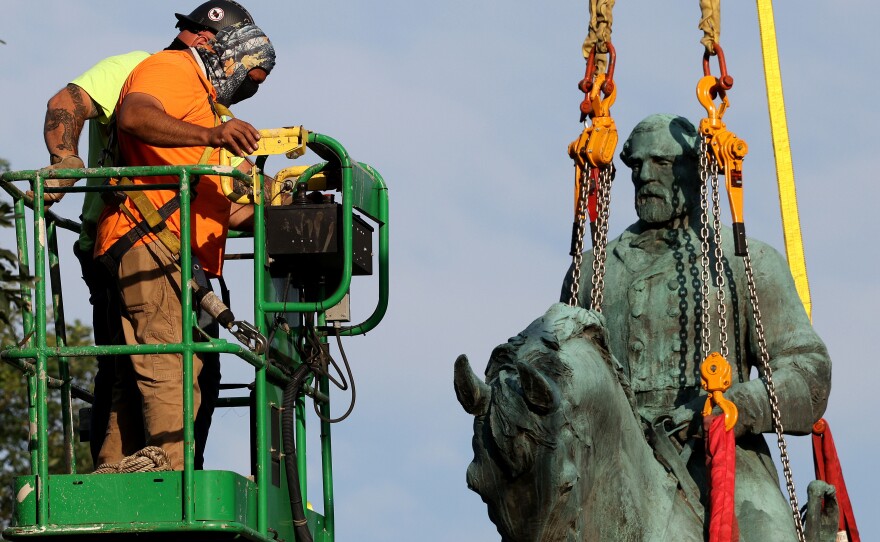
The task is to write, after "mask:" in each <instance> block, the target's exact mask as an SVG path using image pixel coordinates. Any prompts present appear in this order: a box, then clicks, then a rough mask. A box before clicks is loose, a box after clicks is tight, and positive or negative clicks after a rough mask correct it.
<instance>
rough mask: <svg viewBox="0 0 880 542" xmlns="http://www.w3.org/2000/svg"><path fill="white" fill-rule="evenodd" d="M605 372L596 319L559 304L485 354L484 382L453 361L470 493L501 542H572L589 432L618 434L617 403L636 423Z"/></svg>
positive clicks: (608, 364) (585, 486) (602, 335)
mask: <svg viewBox="0 0 880 542" xmlns="http://www.w3.org/2000/svg"><path fill="white" fill-rule="evenodd" d="M613 365H614V366H616V362H615V361H613V358H612V357H611V354H610V353H609V352H608V349H607V336H606V332H605V327H604V320H603V319H602V317H601V315H599V314H598V313H595V312H593V311H587V310H586V309H583V308H580V307H570V306H568V305H565V304H562V303H557V304H555V305H553V306H552V307H551V308H550V309H549V310H548V311H547V313H546V314H545V315H544V316H543V317H541V318H539V319H537V320H535V321H534V322H533V323H532V324H531V325H530V326H529V327H528V328H527V329H526V330H525V331H523V332H522V333H520V334H519V335H517V336H516V337H514V338H512V339H510V341H508V342H507V343H506V344H503V345H501V346H499V347H497V348H496V349H495V350H494V351H493V352H492V356H491V358H490V359H489V364H488V366H487V367H486V381H485V382H483V381H482V380H481V379H480V378H479V377H477V376H476V375H475V374H474V373H473V371H472V370H471V366H470V364H469V362H468V360H467V357H466V356H460V357H459V358H458V360H457V361H456V363H455V392H456V395H457V397H458V400H459V402H460V403H461V405H462V406H463V407H464V409H465V410H466V411H467V412H469V413H470V414H473V415H474V439H473V446H474V460H473V461H472V462H471V464H470V466H469V467H468V472H467V481H468V486H469V487H470V488H471V489H473V490H474V491H476V492H477V493H479V494H480V496H481V497H482V498H483V501H485V502H486V504H487V505H488V509H489V517H490V519H491V520H492V521H493V522H494V523H495V525H496V526H497V527H498V531H499V533H501V535H502V540H504V541H506V542H539V541H540V542H546V541H554V542H555V541H558V540H569V539H572V538H568V537H569V535H570V533H569V532H570V531H571V530H572V529H576V528H577V527H576V525H575V522H576V519H575V518H577V517H578V516H579V510H580V506H581V505H582V503H583V501H584V498H585V497H584V496H585V494H586V492H588V491H590V489H591V487H592V486H591V484H590V483H589V482H588V480H589V476H588V473H586V472H584V470H583V469H584V465H585V464H587V463H588V459H587V458H588V457H589V456H590V455H591V454H593V453H595V452H594V446H593V437H592V431H593V430H597V431H603V432H608V431H607V430H608V429H609V428H611V427H619V426H620V423H618V421H617V417H618V416H620V415H621V414H620V412H621V411H620V410H618V411H616V412H608V410H609V407H608V405H613V404H615V398H617V400H618V404H619V402H620V401H622V402H623V405H624V409H623V410H624V414H626V415H627V416H630V417H632V416H634V414H633V411H632V410H631V405H630V403H628V402H626V399H625V398H623V399H621V398H622V397H623V394H622V393H620V386H618V385H617V380H616V378H617V376H616V374H617V372H616V369H612V366H613ZM597 413H598V414H597ZM597 420H599V421H597ZM603 423H604V424H605V425H603ZM612 440H613V439H612Z"/></svg>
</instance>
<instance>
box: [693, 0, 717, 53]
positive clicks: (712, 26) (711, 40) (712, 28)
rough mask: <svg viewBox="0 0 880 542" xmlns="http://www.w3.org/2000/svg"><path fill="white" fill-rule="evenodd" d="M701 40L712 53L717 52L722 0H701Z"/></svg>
mask: <svg viewBox="0 0 880 542" xmlns="http://www.w3.org/2000/svg"><path fill="white" fill-rule="evenodd" d="M700 13H701V15H700V25H699V27H698V28H699V29H700V30H702V31H703V39H701V40H700V43H702V44H703V45H704V46H705V47H706V51H708V52H709V54H710V55H714V54H715V44H716V43H718V38H719V37H720V36H721V0H700Z"/></svg>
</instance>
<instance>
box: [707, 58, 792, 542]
mask: <svg viewBox="0 0 880 542" xmlns="http://www.w3.org/2000/svg"><path fill="white" fill-rule="evenodd" d="M714 50H715V53H716V54H717V56H718V64H719V66H720V69H721V76H720V77H714V76H712V75H710V70H709V56H710V55H709V52H708V51H707V52H706V53H704V54H703V78H702V79H700V81H699V82H698V83H697V99H698V100H699V102H700V104H701V105H702V106H703V107H704V108H705V109H706V113H707V116H706V117H705V118H703V119H702V120H701V121H700V126H699V133H700V180H701V181H702V183H703V186H702V187H701V200H702V201H701V211H702V217H701V226H702V228H701V238H702V246H703V262H702V263H703V273H702V279H703V280H702V282H703V286H702V294H703V300H702V305H701V306H702V309H703V315H702V318H701V323H702V325H703V326H704V329H703V330H702V332H701V339H702V345H703V348H704V352H703V354H704V355H705V352H706V351H708V342H709V341H708V335H709V333H708V331H706V330H705V327H706V325H707V322H708V319H709V318H708V314H707V311H708V299H707V296H708V276H707V275H708V274H709V265H708V260H709V257H708V250H709V247H708V241H709V239H708V238H709V235H708V228H709V226H708V216H707V210H708V209H707V208H708V206H709V203H708V201H707V200H706V199H707V192H708V188H707V187H706V183H707V182H708V183H709V185H711V190H712V196H711V197H712V207H713V209H712V215H713V224H712V226H713V229H714V235H713V239H712V241H713V242H714V244H715V251H714V255H715V273H716V275H717V276H716V279H715V283H716V286H717V287H718V293H717V294H716V301H717V302H718V305H719V306H718V308H717V312H718V318H719V326H720V329H719V333H720V334H721V335H720V343H721V348H722V353H721V354H716V353H711V354H709V355H708V356H707V357H706V358H705V361H704V362H703V371H705V370H706V366H707V365H708V364H715V365H716V366H718V363H719V360H718V358H715V357H714V356H716V355H718V356H719V357H721V358H722V359H724V358H726V356H727V353H726V350H727V345H726V342H727V341H726V304H725V303H724V293H723V290H724V286H725V279H724V276H725V269H724V262H723V251H722V249H721V246H722V240H721V218H720V201H719V199H720V198H719V196H718V188H719V183H718V174H719V172H720V173H722V174H723V175H724V179H725V187H726V189H727V198H728V203H729V205H730V213H731V216H732V219H733V236H734V239H733V240H734V250H735V253H736V255H737V256H741V257H743V266H744V268H745V274H746V282H747V286H748V291H749V302H750V305H751V308H752V313H753V316H754V320H755V331H756V337H757V346H758V354H759V358H760V362H761V372H762V373H763V374H762V380H763V382H764V385H765V387H766V389H767V395H768V397H769V401H770V410H771V416H772V420H773V429H774V431H775V433H776V439H777V445H778V447H779V454H780V461H781V463H782V470H783V474H784V477H785V485H786V489H787V491H788V499H789V505H790V507H791V512H792V517H793V519H794V524H795V530H796V534H797V537H798V540H799V541H800V542H805V540H806V538H805V534H804V529H803V524H802V523H801V519H800V506H799V504H798V500H797V494H796V493H795V488H794V479H793V476H792V473H791V462H790V460H789V457H788V450H787V446H786V443H785V437H784V435H783V431H784V427H783V424H782V414H781V411H780V409H779V399H778V397H777V395H776V386H775V384H774V382H773V369H772V367H771V366H770V354H769V352H768V351H767V340H766V336H765V334H764V326H763V323H762V320H761V311H760V304H759V300H758V291H757V287H756V285H755V276H754V270H753V268H752V261H751V257H750V256H749V250H748V241H747V240H746V234H745V225H744V223H743V214H742V208H743V196H742V188H743V180H742V161H743V158H744V157H745V155H746V154H747V153H748V145H747V144H746V142H745V141H743V140H742V139H739V138H738V137H737V136H736V135H734V134H733V133H732V132H730V131H729V130H728V129H727V127H726V125H725V124H724V122H723V121H722V117H723V116H724V112H725V111H726V110H727V108H728V107H729V102H728V100H727V91H728V90H730V88H731V87H732V86H733V77H731V76H730V75H728V73H727V66H726V63H725V59H724V52H723V50H722V49H721V46H720V45H719V44H718V43H717V42H716V43H714ZM715 99H719V100H720V103H719V105H718V106H717V107H716V105H715ZM724 361H725V363H726V359H724ZM704 387H705V386H704Z"/></svg>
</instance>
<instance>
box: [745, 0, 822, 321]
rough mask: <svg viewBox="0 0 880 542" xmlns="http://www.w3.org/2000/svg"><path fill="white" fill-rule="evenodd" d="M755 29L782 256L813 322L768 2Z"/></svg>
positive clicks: (761, 5) (761, 7) (760, 2)
mask: <svg viewBox="0 0 880 542" xmlns="http://www.w3.org/2000/svg"><path fill="white" fill-rule="evenodd" d="M757 2H758V25H759V26H760V30H761V52H762V54H763V56H764V78H765V80H766V83H767V107H768V109H769V111H770V132H771V136H772V138H773V153H774V155H775V156H776V180H777V183H778V185H779V208H780V211H781V213H782V231H783V235H784V237H785V255H786V257H787V258H788V267H789V269H790V270H791V275H792V277H793V278H794V284H795V287H796V288H797V292H798V295H799V296H800V298H801V303H803V304H804V309H805V310H806V311H807V316H809V317H810V319H811V320H812V318H813V302H812V300H811V299H810V282H809V280H808V279H807V264H806V260H805V259H804V243H803V238H802V237H801V223H800V218H799V217H798V204H797V192H796V190H795V184H794V170H793V168H792V164H791V147H790V145H789V140H788V123H787V121H786V119H785V100H784V99H783V96H782V76H781V74H780V71H779V52H778V51H777V48H776V25H775V23H774V21H773V2H772V0H757Z"/></svg>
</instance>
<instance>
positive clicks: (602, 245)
mask: <svg viewBox="0 0 880 542" xmlns="http://www.w3.org/2000/svg"><path fill="white" fill-rule="evenodd" d="M612 167H613V166H606V167H603V168H600V169H599V182H598V183H597V184H598V186H597V187H596V210H597V213H596V232H595V234H594V235H593V280H592V283H593V289H592V291H591V292H590V308H591V309H593V310H594V311H596V312H602V301H603V298H604V295H605V262H606V259H607V253H606V251H605V249H606V248H607V247H608V222H609V218H610V216H611V182H612V181H613V177H614V176H613V174H612V169H611V168H612Z"/></svg>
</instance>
